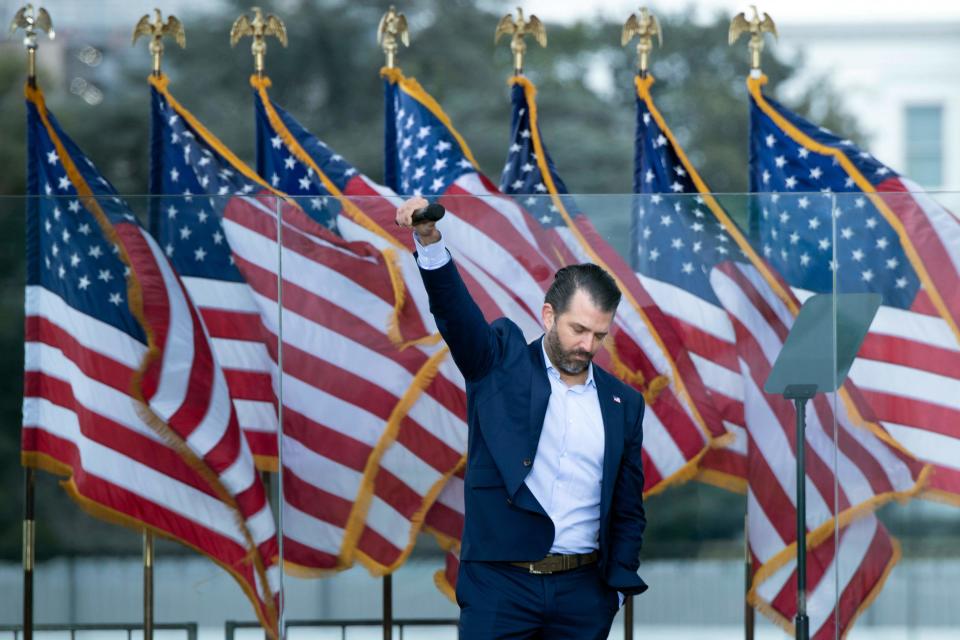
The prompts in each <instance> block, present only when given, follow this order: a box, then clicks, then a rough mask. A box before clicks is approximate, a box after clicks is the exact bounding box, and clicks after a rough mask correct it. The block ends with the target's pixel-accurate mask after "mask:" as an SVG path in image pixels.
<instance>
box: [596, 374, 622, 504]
mask: <svg viewBox="0 0 960 640" xmlns="http://www.w3.org/2000/svg"><path fill="white" fill-rule="evenodd" d="M593 379H594V382H596V384H597V398H598V399H599V400H600V415H601V416H603V436H604V437H603V483H602V484H601V488H602V489H601V493H600V519H601V520H603V518H604V517H605V516H606V514H607V511H609V509H610V504H611V502H612V500H613V486H614V484H616V479H617V469H619V467H620V458H621V457H622V456H623V402H622V400H620V398H619V397H618V396H616V395H615V394H614V387H613V385H612V384H611V383H610V379H609V378H608V374H607V372H605V371H603V370H602V369H600V367H597V366H594V367H593ZM618 400H619V401H618Z"/></svg>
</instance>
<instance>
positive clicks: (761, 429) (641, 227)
mask: <svg viewBox="0 0 960 640" xmlns="http://www.w3.org/2000/svg"><path fill="white" fill-rule="evenodd" d="M652 82H653V78H652V76H647V77H637V78H636V89H637V138H636V139H637V149H636V168H635V183H634V188H635V191H636V192H637V193H639V194H642V196H641V197H640V198H639V199H638V202H637V212H636V224H635V226H634V244H635V254H634V260H635V264H636V267H637V269H638V271H639V272H640V274H641V277H642V278H643V282H644V284H646V285H647V286H648V288H649V289H650V290H651V291H652V292H653V294H654V298H655V299H656V301H657V303H658V304H659V305H660V306H661V307H662V308H663V309H664V311H665V312H666V313H668V314H669V315H670V316H671V317H672V318H674V321H675V322H676V324H677V327H678V330H679V331H680V332H681V333H682V334H683V335H684V338H685V340H686V341H687V343H688V346H689V347H690V349H691V350H692V351H694V352H695V353H696V354H697V355H696V358H695V362H696V364H697V367H698V368H699V369H700V370H701V372H702V374H703V377H704V379H705V380H706V381H707V385H708V386H709V387H710V390H711V395H712V396H713V398H714V400H715V402H716V403H717V404H718V406H719V407H720V408H721V411H722V412H723V413H724V419H725V421H726V422H727V424H728V426H729V427H730V428H731V430H733V431H735V432H736V433H737V434H738V438H737V441H736V442H735V444H734V445H732V446H731V447H729V448H728V449H727V450H726V451H725V452H723V453H722V454H716V453H714V452H711V453H710V454H708V455H707V456H706V457H705V459H704V466H705V467H706V469H707V470H708V471H707V473H706V474H705V475H706V477H705V479H706V480H708V481H714V482H717V483H718V484H721V485H722V486H727V487H730V488H741V489H743V488H745V489H746V493H747V513H748V517H749V518H748V522H749V543H750V551H751V556H752V559H753V571H754V580H753V586H752V588H751V590H750V594H749V599H750V601H751V603H753V604H754V605H756V606H758V607H759V608H760V609H761V611H763V612H764V613H766V614H768V615H770V616H771V617H772V618H774V620H776V621H777V622H779V623H781V624H783V625H784V626H789V625H790V621H791V619H792V618H793V616H794V614H795V608H796V582H795V580H796V574H795V564H796V563H795V557H796V529H795V527H796V524H795V513H796V509H795V506H794V496H795V493H796V489H795V474H794V469H795V464H796V463H795V459H794V451H795V447H796V443H795V433H794V414H793V409H792V406H791V404H790V403H789V402H787V401H785V400H784V399H783V398H780V397H779V396H769V395H766V394H765V393H764V392H763V391H762V389H763V384H764V382H765V380H766V378H767V376H768V375H769V372H770V369H771V367H772V365H773V362H774V360H775V359H776V356H777V354H778V353H779V351H780V348H781V347H782V345H783V341H784V339H785V338H786V335H787V332H788V330H789V328H790V326H791V325H792V323H793V319H794V317H795V315H796V313H797V310H798V308H799V303H798V301H797V299H796V298H795V297H794V296H793V295H792V294H791V292H790V291H789V289H788V288H787V287H786V286H785V285H784V283H783V281H782V279H780V277H779V276H778V275H777V274H776V273H774V272H772V271H771V269H770V267H769V265H768V264H767V263H766V262H765V261H764V260H763V259H762V258H760V257H759V256H758V255H757V253H756V252H755V251H754V250H753V248H752V247H751V245H750V244H749V243H748V242H747V241H746V239H745V238H744V235H743V234H742V232H741V231H740V230H739V229H738V228H737V226H736V225H735V224H734V223H733V221H732V220H731V219H730V218H729V216H728V215H727V213H726V212H725V211H724V210H723V208H722V207H721V206H720V205H719V203H718V202H717V201H716V199H715V198H714V197H713V196H712V195H711V194H710V193H709V189H708V188H707V186H706V185H705V184H704V182H703V180H702V179H701V178H700V176H699V175H698V174H697V172H696V170H695V169H694V167H693V166H692V165H691V164H690V162H689V160H688V159H687V158H686V156H685V154H684V153H683V150H682V149H681V148H680V147H679V146H678V145H677V143H676V141H675V139H674V138H673V135H672V133H671V132H670V130H669V128H668V127H667V125H666V122H665V121H664V120H663V117H662V115H661V114H660V113H659V111H657V109H656V107H655V105H654V103H653V99H652V97H651V95H650V86H651V84H652ZM848 391H849V390H848ZM852 393H853V394H854V395H855V390H853V391H852ZM838 406H839V408H840V410H839V411H838V412H837V414H836V417H837V440H836V444H835V441H834V438H833V415H834V413H833V410H834V407H832V406H831V404H830V403H828V402H827V401H826V399H825V398H824V397H823V396H821V397H818V398H817V399H816V400H815V401H814V402H813V407H814V410H813V411H811V412H810V414H809V416H808V427H807V450H808V459H807V470H808V471H807V492H808V504H807V543H808V545H810V547H811V553H810V556H809V557H808V566H809V574H808V578H809V582H808V585H809V594H810V600H809V602H810V607H809V609H808V613H809V615H810V617H811V629H812V631H813V634H814V637H819V638H826V637H833V634H834V631H835V628H839V629H840V630H841V632H843V631H845V630H846V628H847V627H848V626H849V625H850V624H851V623H852V621H853V619H854V618H855V617H856V615H857V614H858V613H859V612H860V611H861V610H862V608H863V607H864V606H866V603H869V602H870V601H871V600H872V596H871V594H874V593H876V592H877V591H878V590H879V589H880V588H881V587H882V584H883V579H884V578H885V576H886V575H887V573H888V571H889V570H890V568H891V567H892V565H893V563H895V561H896V558H897V557H898V554H897V552H896V547H895V543H894V542H893V541H892V540H891V539H890V537H889V535H888V534H887V532H886V530H885V529H883V527H882V525H880V524H879V523H878V522H876V521H875V520H874V519H873V516H871V515H869V510H870V509H871V508H873V506H875V505H876V504H879V503H882V502H884V501H888V500H890V499H893V498H902V497H905V496H908V495H911V494H913V493H915V492H916V491H918V490H919V488H920V486H921V482H922V477H923V475H924V468H923V466H922V465H921V464H919V463H918V462H917V461H916V460H914V459H913V458H912V457H911V456H908V455H906V454H904V453H903V452H901V451H900V450H899V449H896V448H894V447H891V446H889V445H887V444H886V443H885V442H884V441H883V440H881V439H880V438H878V437H877V436H875V435H874V434H873V433H871V432H870V431H868V430H866V429H863V428H861V427H859V426H855V424H859V421H857V422H856V423H855V421H854V420H853V419H851V417H850V416H849V415H848V412H847V410H844V409H845V407H844V404H843V403H842V402H840V403H838ZM835 457H836V459H837V460H839V465H840V466H839V468H838V469H837V473H836V474H835V473H834V470H833V461H834V459H835ZM835 479H836V481H837V483H838V484H837V496H836V498H837V502H835V497H834V480H835ZM718 480H719V481H718ZM811 496H812V497H811ZM861 516H862V519H861V520H856V518H858V517H861ZM838 520H839V523H840V525H841V527H842V529H841V533H840V545H841V553H840V554H839V555H838V554H836V553H835V550H834V549H833V543H834V540H833V537H832V533H833V527H834V523H835V522H836V521H838ZM851 523H852V524H851ZM835 576H839V577H840V581H839V583H840V588H841V593H840V595H839V600H840V603H841V605H840V608H839V609H837V610H835V608H834V606H833V603H834V596H835V595H836V594H835V593H834V590H835V583H836V581H835V579H834V578H835Z"/></svg>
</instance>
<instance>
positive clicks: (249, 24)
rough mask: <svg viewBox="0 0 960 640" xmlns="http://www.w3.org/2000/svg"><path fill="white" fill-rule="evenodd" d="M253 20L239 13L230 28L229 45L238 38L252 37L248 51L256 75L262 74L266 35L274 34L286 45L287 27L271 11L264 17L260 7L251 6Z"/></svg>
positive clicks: (234, 43) (232, 45)
mask: <svg viewBox="0 0 960 640" xmlns="http://www.w3.org/2000/svg"><path fill="white" fill-rule="evenodd" d="M251 10H252V11H253V20H251V19H250V17H249V16H248V15H247V14H245V13H244V14H241V15H240V17H239V18H237V19H236V20H235V21H234V23H233V27H231V29H230V46H231V47H235V46H237V43H238V42H240V38H243V37H245V36H251V37H253V43H252V44H251V45H250V52H251V53H252V54H253V68H254V70H255V71H256V72H257V75H258V76H262V75H263V58H264V56H265V55H266V54H267V41H266V37H267V36H276V38H277V40H279V41H280V44H281V45H283V46H284V47H285V46H287V27H286V26H284V24H283V20H281V19H280V18H278V17H277V16H275V15H273V14H272V13H271V14H269V15H267V16H266V17H264V15H263V10H262V9H260V7H253V8H252V9H251Z"/></svg>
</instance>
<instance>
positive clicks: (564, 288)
mask: <svg viewBox="0 0 960 640" xmlns="http://www.w3.org/2000/svg"><path fill="white" fill-rule="evenodd" d="M577 289H583V291H584V292H585V293H586V294H587V295H588V296H590V300H591V301H592V302H593V304H594V305H596V306H597V307H598V308H599V309H600V310H601V311H603V312H604V313H612V312H613V311H616V310H617V305H619V304H620V289H619V288H618V287H617V283H616V281H615V280H614V279H613V278H612V277H611V276H610V274H609V273H607V272H606V271H604V270H603V269H602V268H600V267H598V266H597V265H595V264H592V263H589V262H587V263H584V264H572V265H570V266H567V267H564V268H563V269H560V270H559V271H557V274H556V275H555V276H554V277H553V284H551V285H550V289H548V290H547V295H546V297H545V298H544V300H543V301H544V302H546V303H548V304H549V305H550V306H551V307H553V311H554V313H556V314H557V315H560V314H561V313H563V312H564V311H566V310H567V307H568V306H570V299H571V298H572V297H573V294H574V293H576V292H577Z"/></svg>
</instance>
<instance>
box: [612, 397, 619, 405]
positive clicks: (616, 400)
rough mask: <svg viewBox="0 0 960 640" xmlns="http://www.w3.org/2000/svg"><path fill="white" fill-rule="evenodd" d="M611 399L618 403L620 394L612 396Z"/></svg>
mask: <svg viewBox="0 0 960 640" xmlns="http://www.w3.org/2000/svg"><path fill="white" fill-rule="evenodd" d="M613 401H614V402H616V403H617V404H620V396H613Z"/></svg>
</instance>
